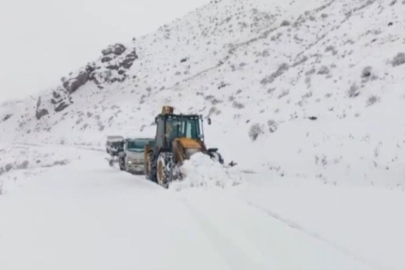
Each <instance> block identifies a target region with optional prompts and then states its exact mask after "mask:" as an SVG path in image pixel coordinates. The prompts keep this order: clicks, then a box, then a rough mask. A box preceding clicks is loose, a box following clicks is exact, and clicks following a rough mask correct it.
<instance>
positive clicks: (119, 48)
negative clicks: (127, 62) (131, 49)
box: [113, 43, 127, 55]
mask: <svg viewBox="0 0 405 270" xmlns="http://www.w3.org/2000/svg"><path fill="white" fill-rule="evenodd" d="M126 49H127V48H125V46H124V45H122V44H120V43H117V44H115V45H114V50H113V52H114V54H115V55H121V54H123V53H124V52H125V50H126Z"/></svg>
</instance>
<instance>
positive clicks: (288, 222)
mask: <svg viewBox="0 0 405 270" xmlns="http://www.w3.org/2000/svg"><path fill="white" fill-rule="evenodd" d="M247 204H248V205H249V206H251V207H252V208H254V209H256V210H258V211H259V212H261V213H264V214H266V215H267V216H269V217H271V218H272V219H275V220H277V221H278V222H281V223H283V224H284V225H286V226H288V227H290V228H291V229H294V230H298V231H300V232H302V233H304V234H306V235H309V236H310V237H312V238H314V239H316V240H318V241H321V242H323V243H325V244H327V245H328V246H330V247H332V248H334V249H335V250H337V251H338V252H340V253H342V254H343V255H345V256H347V257H349V258H351V259H353V260H356V261H358V262H361V263H362V264H365V265H367V266H369V267H371V268H372V269H375V270H397V269H393V268H388V267H385V266H382V265H381V264H379V263H377V262H373V261H371V260H370V259H366V258H364V257H363V256H360V255H358V254H355V253H354V252H353V251H350V250H349V249H347V248H345V247H343V246H341V245H339V244H336V243H334V242H333V241H331V240H329V239H327V238H325V237H324V236H322V235H320V234H319V233H316V232H313V231H311V230H308V229H306V228H304V227H303V226H302V225H300V224H298V223H297V222H295V221H292V220H290V219H287V218H284V217H282V216H281V215H279V214H277V213H275V212H273V211H271V210H269V209H266V208H264V207H262V206H259V205H256V204H254V203H252V202H249V201H248V202H247Z"/></svg>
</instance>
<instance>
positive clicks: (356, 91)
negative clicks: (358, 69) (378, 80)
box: [347, 83, 360, 98]
mask: <svg viewBox="0 0 405 270" xmlns="http://www.w3.org/2000/svg"><path fill="white" fill-rule="evenodd" d="M347 94H348V96H349V97H351V98H354V97H357V96H358V95H360V91H359V87H358V86H357V84H355V83H354V84H352V86H350V89H349V91H348V92H347Z"/></svg>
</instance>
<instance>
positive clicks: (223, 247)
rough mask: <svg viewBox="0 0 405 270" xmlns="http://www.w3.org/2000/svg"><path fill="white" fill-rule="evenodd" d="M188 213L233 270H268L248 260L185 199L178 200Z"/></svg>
mask: <svg viewBox="0 0 405 270" xmlns="http://www.w3.org/2000/svg"><path fill="white" fill-rule="evenodd" d="M179 200H180V202H182V203H183V205H184V206H185V208H187V210H188V212H189V213H190V214H191V216H193V217H194V218H195V219H196V220H197V222H198V223H199V224H200V225H201V227H202V228H203V232H204V233H205V234H206V236H207V238H208V239H209V240H210V241H211V243H212V244H213V246H214V248H215V249H216V250H218V252H219V253H220V254H222V257H223V258H224V260H225V261H226V263H227V264H228V265H229V267H230V269H233V270H246V269H252V270H253V269H254V270H268V269H269V267H268V266H266V265H260V264H259V263H258V262H257V261H256V260H255V259H254V258H250V257H249V255H247V254H246V253H245V252H244V251H243V250H241V249H240V248H239V247H238V246H237V245H235V243H233V241H232V240H231V239H229V238H228V237H226V236H224V235H223V234H222V233H221V232H220V231H219V230H218V228H215V226H213V224H212V223H211V222H210V221H209V219H208V217H207V216H206V215H205V214H204V213H203V212H202V211H201V210H199V209H197V208H196V207H194V206H193V205H192V204H191V203H190V202H189V201H188V200H186V199H185V198H180V199H179Z"/></svg>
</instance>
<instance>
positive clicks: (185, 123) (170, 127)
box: [166, 118, 200, 141]
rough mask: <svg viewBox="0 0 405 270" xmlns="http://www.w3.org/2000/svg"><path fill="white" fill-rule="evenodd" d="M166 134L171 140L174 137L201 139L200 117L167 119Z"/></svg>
mask: <svg viewBox="0 0 405 270" xmlns="http://www.w3.org/2000/svg"><path fill="white" fill-rule="evenodd" d="M166 135H167V136H168V137H169V139H170V141H171V140H173V139H174V138H189V139H199V137H200V126H199V120H198V118H171V119H167V123H166Z"/></svg>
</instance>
